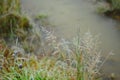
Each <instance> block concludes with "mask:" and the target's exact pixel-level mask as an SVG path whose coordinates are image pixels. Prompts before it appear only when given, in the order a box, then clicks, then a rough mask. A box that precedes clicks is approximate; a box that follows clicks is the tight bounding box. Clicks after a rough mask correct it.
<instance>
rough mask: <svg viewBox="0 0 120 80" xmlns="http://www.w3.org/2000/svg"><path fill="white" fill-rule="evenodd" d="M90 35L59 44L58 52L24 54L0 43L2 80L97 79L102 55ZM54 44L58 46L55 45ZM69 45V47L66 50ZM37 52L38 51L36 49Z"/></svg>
mask: <svg viewBox="0 0 120 80" xmlns="http://www.w3.org/2000/svg"><path fill="white" fill-rule="evenodd" d="M96 42H97V43H98V41H97V40H96V38H94V37H93V36H91V34H89V33H88V34H85V36H84V37H82V38H75V39H74V40H73V41H72V42H70V45H71V47H70V45H69V44H66V42H65V43H63V42H60V43H58V45H59V47H58V46H54V47H58V49H57V50H58V52H57V53H54V52H53V53H46V55H45V56H44V55H43V56H42V55H41V54H37V55H35V54H25V53H23V51H21V50H20V49H19V50H16V49H11V48H9V47H7V46H6V45H5V44H2V43H3V42H1V43H0V46H1V47H0V56H1V58H0V61H1V63H0V65H1V67H2V68H1V70H0V74H1V75H2V76H1V77H0V78H1V79H2V80H8V79H12V80H98V79H96V77H97V74H99V68H100V67H99V66H100V64H101V55H100V54H101V52H100V51H99V50H98V48H97V44H96ZM56 45H57V44H56ZM68 46H69V47H68ZM38 49H39V48H38Z"/></svg>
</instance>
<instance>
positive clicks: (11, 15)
mask: <svg viewBox="0 0 120 80" xmlns="http://www.w3.org/2000/svg"><path fill="white" fill-rule="evenodd" d="M30 28H31V25H30V23H29V20H28V18H27V17H24V16H22V15H21V14H20V0H9V1H6V0H0V36H1V37H7V38H8V37H9V38H14V37H19V38H24V37H25V33H27V32H28V30H29V29H30Z"/></svg>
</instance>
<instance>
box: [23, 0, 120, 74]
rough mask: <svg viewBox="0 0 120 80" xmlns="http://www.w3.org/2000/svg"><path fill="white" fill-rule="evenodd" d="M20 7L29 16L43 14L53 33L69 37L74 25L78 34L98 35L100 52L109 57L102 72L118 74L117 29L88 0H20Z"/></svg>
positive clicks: (119, 33)
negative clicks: (111, 53)
mask: <svg viewBox="0 0 120 80" xmlns="http://www.w3.org/2000/svg"><path fill="white" fill-rule="evenodd" d="M22 9H24V11H25V12H26V13H27V14H29V15H33V16H34V15H39V14H46V15H47V16H48V21H49V23H50V24H52V26H54V27H53V31H54V33H55V35H56V36H58V37H63V38H66V39H72V38H73V37H75V36H76V34H77V31H78V28H80V31H81V33H85V32H87V31H90V32H91V33H92V34H94V35H96V34H101V36H100V41H101V42H102V44H101V47H102V48H103V49H104V53H108V52H110V51H111V50H112V51H113V52H114V53H115V55H113V56H111V57H110V58H109V59H108V61H107V62H106V63H105V64H104V66H103V70H104V72H105V73H106V74H110V73H115V74H116V75H117V76H120V69H119V68H120V58H119V56H120V30H119V29H118V25H120V24H118V23H117V22H116V21H114V20H112V19H110V18H107V17H105V16H102V15H100V14H97V13H96V6H95V4H94V3H93V2H91V1H90V0H22Z"/></svg>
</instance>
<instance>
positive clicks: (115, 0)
mask: <svg viewBox="0 0 120 80" xmlns="http://www.w3.org/2000/svg"><path fill="white" fill-rule="evenodd" d="M111 6H112V9H113V10H114V9H116V10H120V0H111Z"/></svg>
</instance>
